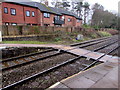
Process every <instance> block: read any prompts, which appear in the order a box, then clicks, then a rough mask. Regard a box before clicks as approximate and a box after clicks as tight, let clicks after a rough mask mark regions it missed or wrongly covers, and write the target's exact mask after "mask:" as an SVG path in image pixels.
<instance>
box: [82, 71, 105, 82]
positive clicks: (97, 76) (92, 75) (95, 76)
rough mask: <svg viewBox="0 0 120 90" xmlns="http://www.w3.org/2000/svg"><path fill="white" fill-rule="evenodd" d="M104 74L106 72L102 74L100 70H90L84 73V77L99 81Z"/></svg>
mask: <svg viewBox="0 0 120 90" xmlns="http://www.w3.org/2000/svg"><path fill="white" fill-rule="evenodd" d="M103 76H104V74H101V73H99V72H95V71H92V72H89V73H87V74H85V75H84V77H86V78H88V79H90V80H92V81H94V82H97V81H98V80H100V79H101V78H102V77H103Z"/></svg>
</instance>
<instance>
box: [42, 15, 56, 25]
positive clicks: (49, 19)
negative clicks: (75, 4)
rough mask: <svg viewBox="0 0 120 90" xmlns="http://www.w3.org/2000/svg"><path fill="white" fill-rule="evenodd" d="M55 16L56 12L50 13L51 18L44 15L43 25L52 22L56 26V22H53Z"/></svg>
mask: <svg viewBox="0 0 120 90" xmlns="http://www.w3.org/2000/svg"><path fill="white" fill-rule="evenodd" d="M42 15H43V14H42ZM54 16H55V15H54V14H50V18H45V17H44V15H43V25H44V24H50V26H54V24H53V20H54Z"/></svg>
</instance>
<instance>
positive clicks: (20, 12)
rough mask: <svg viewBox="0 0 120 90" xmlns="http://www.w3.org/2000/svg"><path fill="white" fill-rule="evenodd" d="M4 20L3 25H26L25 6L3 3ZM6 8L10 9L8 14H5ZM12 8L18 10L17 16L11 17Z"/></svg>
mask: <svg viewBox="0 0 120 90" xmlns="http://www.w3.org/2000/svg"><path fill="white" fill-rule="evenodd" d="M2 4H3V6H2V9H3V10H2V13H3V14H2V18H3V23H6V22H8V23H20V24H23V23H24V17H23V6H21V5H15V4H10V3H5V2H4V3H2ZM4 7H7V8H8V14H5V13H4ZM10 8H15V9H16V15H15V16H14V15H11V12H10Z"/></svg>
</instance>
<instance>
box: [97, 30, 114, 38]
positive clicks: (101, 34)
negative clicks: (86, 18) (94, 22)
mask: <svg viewBox="0 0 120 90" xmlns="http://www.w3.org/2000/svg"><path fill="white" fill-rule="evenodd" d="M98 33H99V34H100V36H101V37H107V36H112V35H111V34H110V33H108V32H104V31H99V32H98Z"/></svg>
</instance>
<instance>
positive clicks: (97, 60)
mask: <svg viewBox="0 0 120 90" xmlns="http://www.w3.org/2000/svg"><path fill="white" fill-rule="evenodd" d="M118 48H120V46H118V47H116V48H114V49H112V50H110V51H109V52H107V53H105V54H104V55H102V56H101V57H99V58H98V59H96V60H95V61H94V62H93V63H91V64H90V65H88V66H87V67H85V68H83V69H82V71H85V70H86V69H88V68H90V67H91V66H93V65H95V64H96V63H97V62H99V60H100V59H101V58H102V57H104V56H105V55H108V54H110V53H112V52H113V51H115V50H117V49H118Z"/></svg>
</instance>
